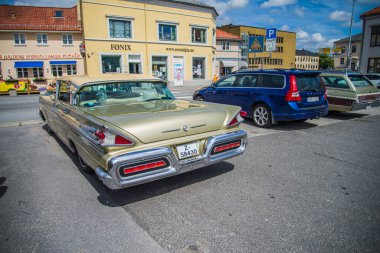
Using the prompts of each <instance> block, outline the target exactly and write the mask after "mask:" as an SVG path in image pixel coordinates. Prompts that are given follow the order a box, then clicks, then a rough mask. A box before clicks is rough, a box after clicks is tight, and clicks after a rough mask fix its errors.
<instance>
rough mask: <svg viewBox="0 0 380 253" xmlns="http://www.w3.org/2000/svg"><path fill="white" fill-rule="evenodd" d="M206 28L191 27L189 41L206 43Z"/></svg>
mask: <svg viewBox="0 0 380 253" xmlns="http://www.w3.org/2000/svg"><path fill="white" fill-rule="evenodd" d="M206 31H207V29H205V28H197V27H192V28H191V41H192V42H193V43H202V44H206V33H207V32H206Z"/></svg>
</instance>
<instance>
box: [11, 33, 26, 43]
mask: <svg viewBox="0 0 380 253" xmlns="http://www.w3.org/2000/svg"><path fill="white" fill-rule="evenodd" d="M13 37H14V39H15V44H16V45H25V34H23V33H15V34H13Z"/></svg>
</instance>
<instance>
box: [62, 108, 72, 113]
mask: <svg viewBox="0 0 380 253" xmlns="http://www.w3.org/2000/svg"><path fill="white" fill-rule="evenodd" d="M62 112H63V113H64V114H68V113H69V112H70V110H69V109H67V108H65V109H62Z"/></svg>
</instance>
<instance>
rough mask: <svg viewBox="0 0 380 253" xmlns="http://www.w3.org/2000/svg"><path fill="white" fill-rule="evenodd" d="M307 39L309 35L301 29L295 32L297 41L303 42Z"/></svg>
mask: <svg viewBox="0 0 380 253" xmlns="http://www.w3.org/2000/svg"><path fill="white" fill-rule="evenodd" d="M308 38H309V34H308V33H307V32H305V31H304V30H302V29H298V30H297V39H300V40H305V39H308Z"/></svg>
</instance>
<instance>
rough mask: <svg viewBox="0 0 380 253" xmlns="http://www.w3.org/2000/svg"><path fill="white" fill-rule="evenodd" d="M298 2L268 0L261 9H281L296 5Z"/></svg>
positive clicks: (294, 0) (293, 0)
mask: <svg viewBox="0 0 380 253" xmlns="http://www.w3.org/2000/svg"><path fill="white" fill-rule="evenodd" d="M296 2H297V1H296V0H268V1H266V2H264V3H262V4H261V5H260V7H261V8H271V7H281V6H286V5H290V4H294V3H296Z"/></svg>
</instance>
